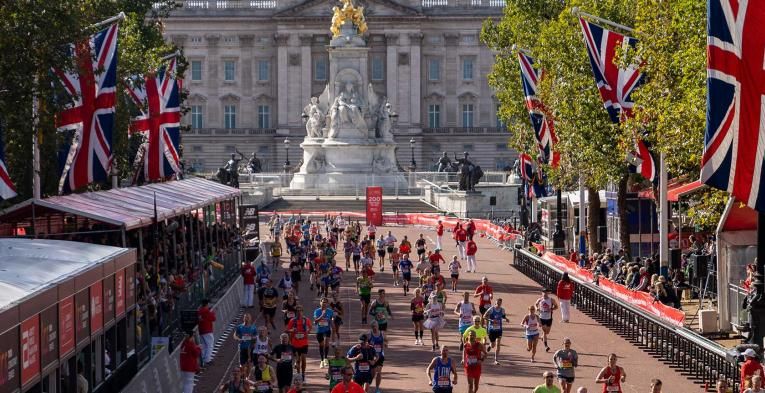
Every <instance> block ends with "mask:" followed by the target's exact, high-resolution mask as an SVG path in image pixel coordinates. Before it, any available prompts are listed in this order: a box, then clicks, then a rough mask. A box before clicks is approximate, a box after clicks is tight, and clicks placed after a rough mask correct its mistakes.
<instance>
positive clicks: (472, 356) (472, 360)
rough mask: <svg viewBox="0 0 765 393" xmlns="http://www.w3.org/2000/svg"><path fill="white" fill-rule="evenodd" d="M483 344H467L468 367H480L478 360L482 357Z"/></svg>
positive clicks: (466, 357)
mask: <svg viewBox="0 0 765 393" xmlns="http://www.w3.org/2000/svg"><path fill="white" fill-rule="evenodd" d="M480 345H481V344H479V343H478V342H475V343H473V344H465V359H463V360H464V362H465V365H466V366H467V367H471V368H473V367H480V366H481V365H480V363H478V360H479V358H480V356H481V347H480Z"/></svg>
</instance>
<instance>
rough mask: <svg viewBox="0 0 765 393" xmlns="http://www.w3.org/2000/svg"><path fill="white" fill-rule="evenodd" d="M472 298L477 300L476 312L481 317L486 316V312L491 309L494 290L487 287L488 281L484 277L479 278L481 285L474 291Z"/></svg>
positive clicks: (489, 286)
mask: <svg viewBox="0 0 765 393" xmlns="http://www.w3.org/2000/svg"><path fill="white" fill-rule="evenodd" d="M473 297H477V298H479V300H478V310H480V311H481V315H483V314H486V310H488V309H489V307H491V302H492V298H494V289H493V288H492V287H491V285H489V279H488V278H486V277H485V276H484V277H483V278H481V285H479V286H478V287H477V288H476V289H475V293H474V294H473Z"/></svg>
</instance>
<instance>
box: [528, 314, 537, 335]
mask: <svg viewBox="0 0 765 393" xmlns="http://www.w3.org/2000/svg"><path fill="white" fill-rule="evenodd" d="M537 318H538V317H537V316H536V315H529V317H528V319H527V320H526V335H527V336H533V335H537V334H539V319H537Z"/></svg>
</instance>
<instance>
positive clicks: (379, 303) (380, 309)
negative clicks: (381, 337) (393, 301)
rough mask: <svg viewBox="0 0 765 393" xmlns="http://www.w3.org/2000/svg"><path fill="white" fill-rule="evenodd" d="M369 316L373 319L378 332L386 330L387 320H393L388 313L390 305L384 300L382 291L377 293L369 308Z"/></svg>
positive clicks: (391, 315) (383, 291)
mask: <svg viewBox="0 0 765 393" xmlns="http://www.w3.org/2000/svg"><path fill="white" fill-rule="evenodd" d="M369 315H371V316H372V317H373V318H374V319H375V321H376V322H377V325H378V326H379V327H380V330H382V331H386V330H388V318H390V319H393V314H391V312H390V304H388V301H387V300H385V290H384V289H380V290H378V291H377V299H375V300H374V301H373V302H372V305H371V306H370V307H369Z"/></svg>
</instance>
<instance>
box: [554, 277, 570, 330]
mask: <svg viewBox="0 0 765 393" xmlns="http://www.w3.org/2000/svg"><path fill="white" fill-rule="evenodd" d="M555 294H556V295H557V296H558V300H559V301H560V319H561V320H562V321H563V322H568V321H569V318H570V317H571V312H570V310H571V298H572V297H574V282H573V281H571V278H569V276H568V273H566V272H564V273H563V277H562V278H561V279H560V281H558V288H557V289H556V291H555Z"/></svg>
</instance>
